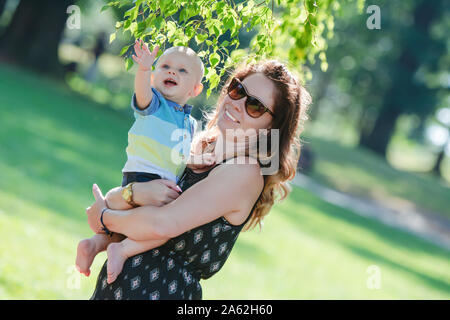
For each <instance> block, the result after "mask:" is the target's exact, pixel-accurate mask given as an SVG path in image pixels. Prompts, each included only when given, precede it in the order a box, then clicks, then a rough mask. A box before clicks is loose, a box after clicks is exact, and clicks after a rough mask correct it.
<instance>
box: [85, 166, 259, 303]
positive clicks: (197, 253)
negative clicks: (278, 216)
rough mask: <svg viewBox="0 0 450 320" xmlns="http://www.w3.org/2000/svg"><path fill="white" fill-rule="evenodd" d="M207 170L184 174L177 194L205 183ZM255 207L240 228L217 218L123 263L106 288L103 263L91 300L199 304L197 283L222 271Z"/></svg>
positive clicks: (190, 171)
mask: <svg viewBox="0 0 450 320" xmlns="http://www.w3.org/2000/svg"><path fill="white" fill-rule="evenodd" d="M217 165H219V164H217ZM217 165H216V166H217ZM214 167H215V166H214ZM214 167H213V168H214ZM213 168H211V169H209V170H208V171H205V172H202V173H195V172H193V171H192V170H191V169H189V168H186V170H185V172H184V174H183V176H182V178H181V179H180V182H179V185H180V187H181V189H182V190H183V192H184V191H186V190H187V189H188V188H189V187H191V186H192V185H194V184H195V183H197V182H199V181H200V180H202V179H204V178H206V177H207V175H208V174H209V172H211V170H212V169H213ZM255 206H256V203H255V205H254V206H253V208H252V210H251V212H250V214H249V215H248V217H247V219H246V220H245V221H244V222H243V223H242V224H241V225H238V226H236V225H232V224H230V223H229V222H228V221H227V220H226V219H225V218H224V217H220V218H218V219H216V220H214V221H211V222H209V223H207V224H204V225H202V226H199V227H197V228H194V229H192V230H190V231H187V232H185V233H183V234H181V235H179V236H178V237H176V238H172V239H170V240H169V241H167V242H166V243H165V244H163V245H162V246H160V247H158V248H155V249H152V250H149V251H147V252H144V253H142V254H138V255H136V256H134V257H131V258H129V259H127V260H126V261H125V264H124V267H123V270H122V273H121V274H120V275H119V276H118V278H117V279H116V281H114V282H113V283H112V284H108V283H107V282H106V278H107V273H106V262H105V264H104V265H103V267H102V269H101V271H100V274H99V276H98V278H97V284H96V287H95V292H94V294H93V296H92V297H91V299H92V300H98V299H105V300H106V299H107V300H114V299H116V300H120V299H124V300H126V299H130V300H158V299H164V300H169V299H177V300H200V299H202V287H201V285H200V279H208V278H210V277H211V276H212V275H214V274H215V273H216V272H218V271H219V270H220V269H221V268H222V267H223V265H224V264H225V261H226V260H227V258H228V256H229V255H230V252H231V249H232V248H233V245H234V243H235V242H236V239H237V238H238V235H239V233H240V231H241V229H242V228H243V226H244V225H245V223H246V222H247V221H248V220H249V219H250V217H251V214H252V213H253V210H254V209H255Z"/></svg>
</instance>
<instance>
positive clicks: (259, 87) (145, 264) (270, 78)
mask: <svg viewBox="0 0 450 320" xmlns="http://www.w3.org/2000/svg"><path fill="white" fill-rule="evenodd" d="M310 102H311V98H310V96H309V94H308V92H307V91H306V90H305V89H304V88H303V87H302V86H301V85H300V84H299V82H298V81H297V79H296V78H295V77H294V76H293V75H292V74H291V73H290V72H289V71H288V70H287V68H286V67H285V66H284V65H283V64H281V63H279V62H277V61H273V60H272V61H265V62H260V63H257V64H253V65H246V66H242V67H240V68H238V69H237V70H236V71H235V72H234V74H233V75H232V76H231V77H230V79H229V80H228V81H227V83H226V84H225V86H224V88H223V89H222V92H221V95H220V97H219V100H218V103H217V108H216V111H215V113H214V115H213V116H212V118H211V120H210V121H209V123H208V125H207V127H206V130H205V131H204V132H202V134H201V135H200V136H199V138H198V139H197V141H194V142H193V150H196V151H197V152H200V153H207V152H211V151H212V152H214V153H215V154H216V156H217V158H218V159H217V163H216V164H215V165H213V166H210V167H205V168H202V169H198V168H197V169H192V168H189V167H188V168H187V169H186V171H185V172H184V175H183V177H182V178H181V180H180V182H179V185H180V187H181V189H182V190H183V192H182V193H181V195H179V197H177V198H176V199H175V200H173V201H172V199H168V198H166V196H165V195H164V191H161V190H163V189H161V188H164V186H162V184H159V185H157V183H158V182H157V181H151V182H146V183H137V184H135V185H134V186H133V195H134V197H135V199H134V201H135V202H136V203H137V204H139V205H141V206H140V207H137V208H134V209H131V210H124V211H121V210H110V209H107V207H106V204H107V203H110V202H111V201H115V202H116V203H117V202H120V201H124V200H122V198H121V194H120V188H115V189H113V190H112V191H110V192H109V193H108V194H107V198H106V200H105V198H104V197H103V195H102V193H101V191H100V190H99V189H98V187H97V186H96V185H94V188H93V192H94V197H95V199H96V201H95V203H94V204H93V205H92V206H91V207H89V208H88V209H87V214H88V222H89V225H90V226H91V229H92V230H93V231H94V232H96V233H100V232H103V230H104V228H107V230H109V231H111V232H118V233H121V234H124V235H126V236H127V237H129V238H130V239H135V240H149V239H158V240H161V246H159V247H157V248H154V249H152V250H149V251H147V252H145V253H143V254H139V255H137V256H134V257H130V258H128V259H127V260H126V262H125V265H124V267H123V270H122V272H121V273H120V275H119V276H118V278H117V279H116V280H115V281H114V282H113V283H111V284H108V283H107V281H106V279H107V275H106V263H105V265H104V266H103V268H102V270H101V271H100V274H99V276H98V280H97V285H96V288H95V292H94V294H93V296H92V299H150V300H151V299H201V298H202V290H201V286H200V279H207V278H209V277H211V276H212V275H213V274H215V273H216V272H218V271H219V269H220V268H222V267H223V265H224V263H225V261H226V259H227V257H228V256H229V254H230V252H231V249H232V248H233V245H234V243H235V242H236V239H237V237H238V235H239V233H240V231H241V230H242V229H244V230H248V229H251V228H253V227H254V226H255V225H257V224H260V223H261V221H262V219H263V218H264V216H265V215H267V214H268V212H269V210H270V208H271V207H272V205H273V204H274V201H275V199H276V198H278V199H279V200H281V199H283V198H285V197H286V196H287V194H288V192H289V188H288V185H287V181H288V180H290V179H292V178H293V177H294V175H295V170H296V165H297V161H298V158H299V154H300V141H299V134H300V132H301V131H302V130H303V123H304V121H305V120H306V119H307V108H308V105H309V104H310ZM274 129H276V130H277V133H278V135H277V138H278V139H279V140H278V146H277V150H269V155H268V154H267V152H260V151H259V148H258V147H256V149H255V148H252V146H251V145H249V144H248V143H246V144H245V146H244V148H237V149H238V151H237V154H236V150H235V148H234V147H232V148H231V149H229V148H222V149H221V150H218V147H217V146H218V142H219V141H222V142H225V143H227V142H228V143H230V142H235V139H236V137H235V136H233V135H231V138H230V135H229V134H228V133H229V132H244V133H245V132H257V141H260V138H261V137H262V136H265V137H266V138H268V140H270V139H271V138H272V133H273V132H274V131H275V130H274ZM260 132H263V134H260ZM246 138H247V142H248V141H249V140H252V139H249V137H246ZM256 146H258V144H257V145H256ZM253 147H255V146H253ZM269 149H270V148H269ZM229 150H231V152H230V151H229ZM239 150H240V151H239ZM251 150H257V153H256V154H255V153H254V152H251ZM219 151H220V152H219ZM222 151H223V152H222ZM219 155H220V156H219ZM251 157H253V158H251ZM273 157H277V160H278V163H279V166H278V170H277V171H276V172H275V173H273V174H270V175H263V174H261V172H262V170H261V169H262V168H261V166H260V163H261V162H260V161H259V160H262V159H265V160H267V159H273ZM254 158H256V159H257V160H258V162H257V161H250V160H251V159H254ZM222 163H225V164H227V165H221V164H222ZM155 188H156V189H158V190H159V191H157V192H156V193H158V194H159V195H160V199H161V201H160V202H161V204H162V203H167V204H166V205H164V206H160V207H157V206H152V205H148V204H154V203H155V201H154V197H153V198H152V197H150V196H149V194H150V193H152V190H155Z"/></svg>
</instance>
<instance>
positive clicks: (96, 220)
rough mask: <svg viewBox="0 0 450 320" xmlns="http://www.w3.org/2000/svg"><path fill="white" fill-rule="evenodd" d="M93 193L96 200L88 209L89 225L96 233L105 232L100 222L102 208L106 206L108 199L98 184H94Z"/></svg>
mask: <svg viewBox="0 0 450 320" xmlns="http://www.w3.org/2000/svg"><path fill="white" fill-rule="evenodd" d="M92 193H93V194H94V198H95V202H94V204H92V206H90V207H89V208H87V209H86V213H87V216H88V223H89V227H91V229H92V231H94V232H95V233H104V231H103V226H102V224H101V222H100V215H101V214H102V210H103V209H104V208H106V201H105V198H104V197H103V194H102V191H101V190H100V188H99V187H98V186H97V185H96V184H94V185H93V186H92Z"/></svg>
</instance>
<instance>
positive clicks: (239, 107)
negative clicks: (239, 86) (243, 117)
mask: <svg viewBox="0 0 450 320" xmlns="http://www.w3.org/2000/svg"><path fill="white" fill-rule="evenodd" d="M246 98H247V97H243V98H242V99H239V100H234V101H233V103H232V106H233V109H234V110H236V111H237V112H239V113H240V112H242V111H243V110H244V108H245V99H246Z"/></svg>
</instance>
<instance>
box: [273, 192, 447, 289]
mask: <svg viewBox="0 0 450 320" xmlns="http://www.w3.org/2000/svg"><path fill="white" fill-rule="evenodd" d="M288 202H290V204H289V207H285V206H280V207H279V210H281V211H282V212H283V214H284V215H285V217H287V218H288V219H289V220H290V221H292V222H293V223H295V224H297V225H298V226H299V227H301V228H302V230H304V231H305V232H309V233H311V234H313V235H316V236H318V237H320V238H321V239H327V240H329V241H331V242H333V243H339V244H341V245H342V247H344V248H347V249H348V250H349V251H352V252H354V253H355V254H357V255H359V256H362V257H364V258H367V259H370V260H376V261H379V262H381V263H385V264H387V265H389V266H392V267H394V268H396V269H398V270H400V271H403V272H407V273H408V274H410V275H413V276H415V277H416V278H417V279H419V280H421V281H423V282H426V283H427V284H429V285H430V286H432V287H434V288H436V289H438V290H442V291H445V292H446V293H447V294H449V293H450V284H448V283H447V282H446V281H445V280H442V279H439V278H435V277H431V276H429V275H427V274H424V273H423V272H421V271H419V270H415V269H414V268H411V267H410V266H406V265H402V264H400V263H398V262H395V261H393V260H391V259H389V258H387V257H386V256H382V255H380V254H378V253H377V252H376V250H371V249H370V248H369V246H370V243H365V240H366V239H358V236H357V235H353V234H349V233H348V231H347V230H345V229H343V230H339V224H341V223H342V222H344V223H345V224H347V225H348V226H350V227H351V228H353V227H354V229H355V230H356V229H357V228H358V229H362V230H363V231H364V232H366V233H371V234H373V235H375V236H376V237H377V238H378V239H380V241H382V242H383V244H386V245H387V246H389V247H390V248H395V249H401V250H403V251H406V252H408V254H411V255H414V254H420V253H424V254H427V255H432V256H434V257H437V258H441V259H442V260H444V261H450V252H448V251H446V250H445V249H442V248H440V247H438V246H436V245H434V244H431V243H428V242H426V241H425V240H422V239H420V238H418V237H416V236H414V235H411V234H409V233H407V232H405V231H401V230H398V229H394V228H391V227H389V226H386V225H384V224H382V223H380V222H378V221H375V220H372V219H368V218H365V217H362V216H359V215H357V214H355V213H353V212H350V211H348V210H345V209H342V208H339V207H337V206H334V205H332V204H329V203H326V202H324V201H322V200H321V199H319V198H317V197H316V196H315V195H313V194H311V193H309V192H308V191H307V190H303V189H300V188H294V189H293V192H292V193H291V195H290V196H289V199H288ZM292 207H295V208H298V209H297V210H292V209H287V208H292ZM302 209H304V212H308V211H311V212H313V214H317V215H320V217H319V216H317V218H318V219H319V218H325V220H328V221H327V222H328V223H329V222H333V220H334V221H336V228H333V227H330V226H329V225H327V226H324V227H323V229H322V225H323V224H322V225H321V223H320V220H315V217H311V213H309V216H308V214H302V212H301V210H302ZM341 227H342V228H343V226H342V225H341ZM324 230H326V232H324ZM358 240H360V241H359V242H358ZM358 243H359V245H358Z"/></svg>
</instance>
